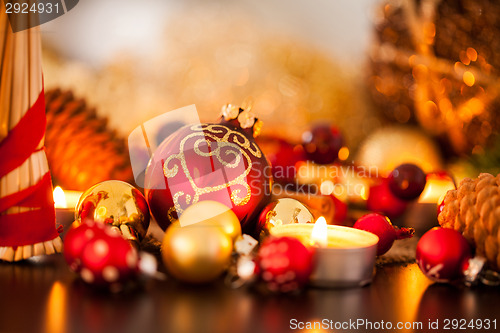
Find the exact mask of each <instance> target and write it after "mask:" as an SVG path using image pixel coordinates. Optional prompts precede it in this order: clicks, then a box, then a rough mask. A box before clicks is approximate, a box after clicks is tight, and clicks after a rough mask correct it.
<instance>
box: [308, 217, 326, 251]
mask: <svg viewBox="0 0 500 333" xmlns="http://www.w3.org/2000/svg"><path fill="white" fill-rule="evenodd" d="M327 232H328V228H327V225H326V220H325V218H324V217H323V216H321V217H320V218H319V219H317V220H316V223H314V227H313V230H312V232H311V245H314V246H318V247H326V246H327V244H328V237H327Z"/></svg>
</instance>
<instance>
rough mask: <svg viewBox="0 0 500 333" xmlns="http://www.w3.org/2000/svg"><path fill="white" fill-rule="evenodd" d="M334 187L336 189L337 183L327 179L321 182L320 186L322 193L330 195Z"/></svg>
mask: <svg viewBox="0 0 500 333" xmlns="http://www.w3.org/2000/svg"><path fill="white" fill-rule="evenodd" d="M334 189H335V184H334V183H333V182H332V181H331V180H325V181H323V182H321V186H320V187H319V190H320V192H321V194H322V195H330V194H332V193H333V190H334Z"/></svg>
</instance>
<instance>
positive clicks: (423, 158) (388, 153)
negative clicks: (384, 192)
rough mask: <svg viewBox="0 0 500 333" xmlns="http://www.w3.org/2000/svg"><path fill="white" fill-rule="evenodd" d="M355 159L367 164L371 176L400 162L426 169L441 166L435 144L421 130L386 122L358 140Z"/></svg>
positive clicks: (387, 171) (379, 174)
mask: <svg viewBox="0 0 500 333" xmlns="http://www.w3.org/2000/svg"><path fill="white" fill-rule="evenodd" d="M355 161H356V163H357V164H358V165H360V166H365V167H367V168H369V169H368V170H367V171H369V172H370V174H372V175H373V176H375V173H378V176H383V177H385V176H387V175H388V174H389V173H390V172H391V171H392V170H393V169H394V168H396V167H397V166H399V165H401V164H403V163H413V164H415V165H418V166H419V167H420V168H421V169H422V170H423V171H424V172H426V173H429V172H432V171H435V170H440V169H442V168H443V162H442V158H441V154H440V152H439V149H438V147H437V146H436V144H435V143H434V142H433V141H432V139H431V138H430V137H429V136H428V135H426V134H424V133H423V132H422V131H421V130H418V129H417V128H413V127H405V126H388V127H384V128H381V129H379V130H377V131H375V132H374V133H372V134H371V135H370V136H369V137H368V138H366V140H365V141H364V142H363V143H362V145H361V147H360V149H359V151H358V153H357V155H356V158H355Z"/></svg>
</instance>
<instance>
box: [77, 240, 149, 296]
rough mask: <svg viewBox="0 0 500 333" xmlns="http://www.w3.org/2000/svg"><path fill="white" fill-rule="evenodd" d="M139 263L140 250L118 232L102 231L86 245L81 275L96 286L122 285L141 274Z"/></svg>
mask: <svg viewBox="0 0 500 333" xmlns="http://www.w3.org/2000/svg"><path fill="white" fill-rule="evenodd" d="M138 262H139V258H138V254H137V251H136V250H135V249H134V248H133V247H132V246H131V245H130V243H129V242H127V241H126V240H125V239H124V238H123V237H121V236H120V235H119V234H118V233H116V234H110V233H106V234H101V235H97V236H95V237H94V238H92V239H91V240H90V241H89V242H88V243H87V244H86V245H85V247H84V248H83V251H82V254H81V270H80V276H81V277H82V279H83V280H84V281H85V282H87V283H89V284H92V285H96V286H103V287H111V288H112V289H113V288H121V285H122V283H124V282H126V281H128V280H129V279H131V278H133V277H135V276H136V274H137V273H138V271H139V268H138Z"/></svg>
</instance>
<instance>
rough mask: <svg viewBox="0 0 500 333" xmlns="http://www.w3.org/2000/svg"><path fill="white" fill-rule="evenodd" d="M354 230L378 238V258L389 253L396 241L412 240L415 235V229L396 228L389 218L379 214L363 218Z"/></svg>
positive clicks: (357, 222) (358, 221)
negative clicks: (365, 232)
mask: <svg viewBox="0 0 500 333" xmlns="http://www.w3.org/2000/svg"><path fill="white" fill-rule="evenodd" d="M354 228H356V229H361V230H365V231H369V232H371V233H373V234H375V235H377V236H378V239H379V240H378V244H377V255H378V256H381V255H383V254H384V253H386V252H387V251H389V249H390V248H391V247H392V244H393V243H394V241H395V240H397V239H404V238H410V237H412V236H413V234H414V233H415V230H414V229H413V228H397V227H394V226H393V225H392V223H391V221H390V220H389V219H388V218H387V217H385V216H383V215H380V214H377V213H372V214H367V215H365V216H362V217H361V218H359V219H358V220H357V221H356V223H354Z"/></svg>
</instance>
